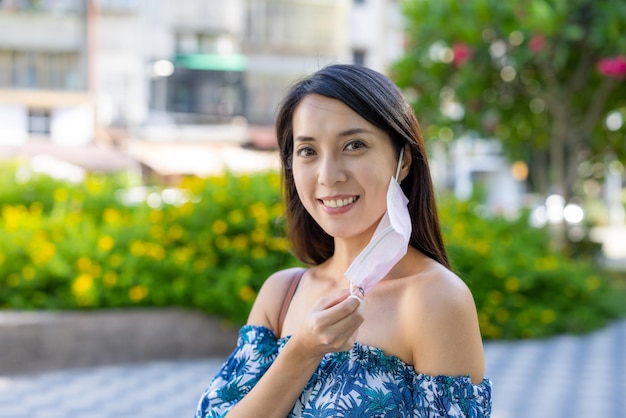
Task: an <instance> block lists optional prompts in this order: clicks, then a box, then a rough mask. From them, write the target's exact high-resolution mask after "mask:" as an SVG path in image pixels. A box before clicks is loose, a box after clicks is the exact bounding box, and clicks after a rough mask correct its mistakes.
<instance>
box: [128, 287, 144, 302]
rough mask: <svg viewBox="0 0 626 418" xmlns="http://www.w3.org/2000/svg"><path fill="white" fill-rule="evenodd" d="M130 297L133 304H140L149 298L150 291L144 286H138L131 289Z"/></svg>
mask: <svg viewBox="0 0 626 418" xmlns="http://www.w3.org/2000/svg"><path fill="white" fill-rule="evenodd" d="M128 296H129V297H130V300H132V301H133V302H139V301H141V300H142V299H145V297H146V296H148V289H147V288H146V287H145V286H143V285H137V286H133V287H131V288H130V290H129V291H128Z"/></svg>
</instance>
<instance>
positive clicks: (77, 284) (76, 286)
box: [72, 274, 93, 297]
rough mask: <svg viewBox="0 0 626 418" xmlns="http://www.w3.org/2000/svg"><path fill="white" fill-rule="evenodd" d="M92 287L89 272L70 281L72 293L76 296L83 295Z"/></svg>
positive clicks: (91, 278)
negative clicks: (72, 281)
mask: <svg viewBox="0 0 626 418" xmlns="http://www.w3.org/2000/svg"><path fill="white" fill-rule="evenodd" d="M92 287H93V277H91V276H90V275H89V274H81V275H79V276H78V277H77V278H76V279H75V280H74V283H72V293H73V294H74V296H76V297H80V296H84V295H85V294H87V293H88V292H89V291H90V290H91V288H92Z"/></svg>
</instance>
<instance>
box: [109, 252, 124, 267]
mask: <svg viewBox="0 0 626 418" xmlns="http://www.w3.org/2000/svg"><path fill="white" fill-rule="evenodd" d="M123 261H124V260H123V258H122V256H121V255H119V254H111V255H110V256H109V266H110V267H113V268H115V267H119V266H121V265H122V262H123Z"/></svg>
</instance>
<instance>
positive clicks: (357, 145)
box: [346, 140, 366, 151]
mask: <svg viewBox="0 0 626 418" xmlns="http://www.w3.org/2000/svg"><path fill="white" fill-rule="evenodd" d="M365 147H366V145H365V143H364V142H363V141H359V140H357V141H350V142H349V143H348V145H346V149H347V150H348V151H357V150H359V149H362V148H365Z"/></svg>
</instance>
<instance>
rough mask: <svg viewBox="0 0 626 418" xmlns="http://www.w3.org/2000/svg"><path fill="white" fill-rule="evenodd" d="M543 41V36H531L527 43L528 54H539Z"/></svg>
mask: <svg viewBox="0 0 626 418" xmlns="http://www.w3.org/2000/svg"><path fill="white" fill-rule="evenodd" d="M545 41H546V39H545V38H544V37H543V35H533V36H532V37H531V38H530V41H528V49H530V52H533V53H535V54H536V53H538V52H541V50H542V49H543V45H544V44H545Z"/></svg>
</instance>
